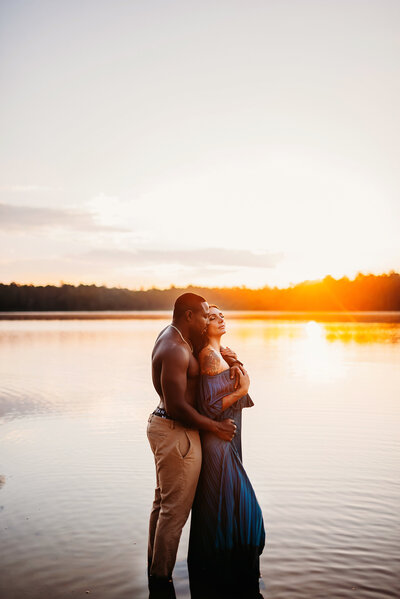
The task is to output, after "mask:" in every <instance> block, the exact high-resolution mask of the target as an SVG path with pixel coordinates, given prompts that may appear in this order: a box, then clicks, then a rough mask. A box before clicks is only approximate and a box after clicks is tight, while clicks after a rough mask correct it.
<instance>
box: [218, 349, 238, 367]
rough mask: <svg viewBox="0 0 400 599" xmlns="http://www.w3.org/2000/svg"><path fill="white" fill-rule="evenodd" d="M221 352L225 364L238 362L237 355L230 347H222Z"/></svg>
mask: <svg viewBox="0 0 400 599" xmlns="http://www.w3.org/2000/svg"><path fill="white" fill-rule="evenodd" d="M220 352H221V356H222V357H223V358H224V360H225V362H228V364H231V363H232V362H234V361H235V360H237V355H236V354H235V352H234V351H233V349H231V348H230V347H221V349H220Z"/></svg>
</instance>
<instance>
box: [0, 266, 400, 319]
mask: <svg viewBox="0 0 400 599" xmlns="http://www.w3.org/2000/svg"><path fill="white" fill-rule="evenodd" d="M188 291H190V292H192V293H198V294H200V295H202V296H204V297H205V298H206V299H207V301H208V302H209V303H213V304H218V305H219V306H220V307H221V308H222V309H224V310H295V311H296V310H323V311H324V310H333V311H342V310H344V311H346V310H400V274H398V273H396V272H394V271H391V272H390V273H388V274H381V275H372V274H368V275H364V274H361V273H359V274H358V275H357V276H356V277H355V279H353V280H350V279H348V278H347V277H343V278H341V279H334V278H333V277H331V276H326V277H325V278H324V279H323V280H318V281H304V282H302V283H298V284H297V285H293V286H291V287H288V288H286V289H279V288H277V287H273V288H271V287H263V288H262V289H248V288H246V287H229V288H228V287H221V288H219V287H217V288H215V287H213V288H207V287H193V286H189V287H185V288H179V287H173V286H172V287H170V288H169V289H156V288H152V289H148V290H142V289H141V290H134V289H120V288H117V287H112V288H109V287H98V286H96V285H77V286H74V285H66V284H63V285H60V286H59V287H57V286H54V285H46V286H34V285H19V284H17V283H11V284H9V285H4V284H0V311H2V312H4V311H6V310H7V311H18V310H33V311H41V310H43V311H44V310H46V311H51V310H171V309H172V306H173V304H174V301H175V299H176V298H177V297H178V296H179V295H181V294H182V293H186V292H188Z"/></svg>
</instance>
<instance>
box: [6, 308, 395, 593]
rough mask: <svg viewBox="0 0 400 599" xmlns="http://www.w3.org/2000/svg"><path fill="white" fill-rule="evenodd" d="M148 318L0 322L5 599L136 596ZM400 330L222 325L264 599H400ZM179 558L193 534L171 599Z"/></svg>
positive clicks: (316, 324) (149, 406) (352, 325)
mask: <svg viewBox="0 0 400 599" xmlns="http://www.w3.org/2000/svg"><path fill="white" fill-rule="evenodd" d="M158 316H159V318H158V319H157V320H154V319H151V318H142V319H140V320H124V319H123V318H121V319H118V320H108V319H105V320H84V319H82V320H68V321H66V320H41V321H35V320H25V321H19V320H13V321H11V320H2V321H1V322H0V375H1V376H0V541H1V542H0V595H1V597H4V599H22V598H27V599H36V598H37V599H39V598H40V599H43V598H51V599H61V598H67V597H87V596H90V597H93V598H96V599H142V598H145V597H146V596H147V593H146V543H147V520H148V515H149V509H150V505H151V502H152V496H153V486H154V478H155V476H154V464H153V456H152V454H151V452H150V448H149V446H148V442H147V438H146V424H147V418H148V415H149V413H150V412H151V411H152V410H153V409H154V408H155V406H156V405H157V398H156V396H155V393H154V391H153V389H152V386H151V381H150V354H151V349H152V346H153V343H154V339H155V337H156V335H157V333H158V332H159V330H160V329H161V328H162V327H163V326H164V325H165V324H167V323H168V318H167V316H166V315H161V316H160V315H158ZM398 316H399V315H398V314H397V317H396V319H393V320H394V322H393V323H391V322H390V320H391V318H387V319H386V322H358V321H357V318H354V319H351V321H350V322H340V323H339V322H334V321H332V319H330V320H329V322H323V320H322V319H321V318H319V319H316V320H310V319H309V316H307V315H304V316H303V317H302V319H301V318H299V317H296V319H293V320H291V319H290V318H283V317H282V316H281V317H280V319H268V320H261V319H258V320H252V319H251V318H247V319H245V320H243V319H237V318H233V317H232V318H231V319H230V318H229V315H228V319H227V324H228V333H227V335H226V337H225V343H226V344H227V345H229V346H230V347H232V348H233V349H235V350H236V351H237V352H238V354H239V356H240V357H241V359H242V360H243V361H244V362H245V365H246V367H247V369H248V371H249V373H250V377H251V388H250V394H251V396H252V398H253V400H254V402H255V406H254V407H253V408H251V409H249V410H245V412H244V413H243V416H244V423H243V456H244V457H243V459H244V463H245V467H246V470H247V472H248V474H249V476H250V479H251V480H252V482H253V486H254V488H255V491H256V494H257V497H258V499H259V502H260V504H261V507H262V510H263V514H264V520H265V528H266V533H267V541H266V548H265V550H264V553H263V555H262V560H261V569H262V574H263V594H264V597H265V599H325V598H327V599H339V598H342V597H352V598H356V599H381V598H384V597H400V479H399V466H400V435H399V431H400V393H399V391H400V368H399V364H400V324H399V322H398V320H399V319H398ZM372 320H373V319H372ZM396 321H397V322H396ZM187 541H188V526H186V527H185V530H184V534H183V537H182V541H181V546H180V549H179V553H178V562H177V566H176V569H175V579H176V588H177V596H178V598H179V599H184V598H188V597H189V591H188V583H187V573H186V565H185V557H186V551H187ZM88 591H89V592H90V593H89V592H88Z"/></svg>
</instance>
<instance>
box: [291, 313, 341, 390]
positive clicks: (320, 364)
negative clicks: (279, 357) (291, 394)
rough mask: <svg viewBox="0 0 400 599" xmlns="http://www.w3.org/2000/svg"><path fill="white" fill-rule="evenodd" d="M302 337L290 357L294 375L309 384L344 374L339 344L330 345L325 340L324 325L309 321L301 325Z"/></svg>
mask: <svg viewBox="0 0 400 599" xmlns="http://www.w3.org/2000/svg"><path fill="white" fill-rule="evenodd" d="M302 329H303V337H302V339H299V340H298V342H297V348H296V352H295V353H294V354H293V356H292V368H293V371H294V373H295V374H296V375H301V376H302V377H305V378H306V379H307V380H309V381H310V382H327V381H334V380H337V379H339V378H342V377H343V376H344V375H345V373H346V366H345V360H344V354H343V349H342V346H341V344H331V343H329V342H328V340H327V338H326V331H325V327H324V325H322V324H321V323H319V322H315V320H310V321H308V322H307V323H305V324H304V325H302Z"/></svg>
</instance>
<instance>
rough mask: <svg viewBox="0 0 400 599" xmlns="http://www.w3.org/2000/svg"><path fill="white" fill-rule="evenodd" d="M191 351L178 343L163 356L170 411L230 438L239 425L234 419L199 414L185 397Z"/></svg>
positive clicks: (163, 380)
mask: <svg viewBox="0 0 400 599" xmlns="http://www.w3.org/2000/svg"><path fill="white" fill-rule="evenodd" d="M189 356H190V355H189V351H188V350H186V348H185V347H183V346H179V345H177V346H176V347H173V348H171V349H170V350H169V351H168V353H167V355H166V356H165V357H164V358H163V363H162V369H161V388H162V393H163V398H164V402H165V407H166V409H167V412H168V414H170V416H172V418H174V419H176V420H180V421H182V422H186V423H187V424H190V425H191V426H193V427H194V428H197V429H200V430H205V431H209V432H211V433H214V434H216V435H217V436H218V437H220V438H221V439H223V440H224V441H231V440H232V438H233V435H234V434H235V430H236V425H235V423H234V422H233V420H231V419H226V420H223V421H222V422H216V421H215V420H211V418H207V416H203V415H202V414H200V413H199V412H198V411H197V410H196V409H195V408H193V406H191V405H190V404H189V403H188V402H187V401H186V398H185V393H186V387H187V369H188V366H189Z"/></svg>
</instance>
